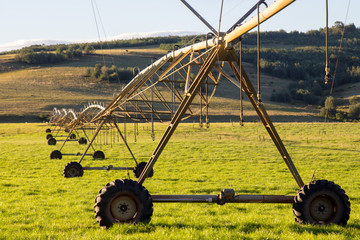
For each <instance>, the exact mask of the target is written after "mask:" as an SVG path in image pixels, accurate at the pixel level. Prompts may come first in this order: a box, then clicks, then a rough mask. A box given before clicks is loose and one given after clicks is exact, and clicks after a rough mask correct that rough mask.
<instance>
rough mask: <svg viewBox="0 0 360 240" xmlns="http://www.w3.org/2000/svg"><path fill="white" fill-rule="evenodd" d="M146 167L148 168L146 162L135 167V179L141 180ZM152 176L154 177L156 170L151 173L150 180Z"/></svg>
mask: <svg viewBox="0 0 360 240" xmlns="http://www.w3.org/2000/svg"><path fill="white" fill-rule="evenodd" d="M145 166H146V162H141V163H138V164H136V166H135V167H134V170H133V172H134V177H136V178H139V177H140V175H141V173H142V171H143V170H144V168H145ZM152 176H154V169H151V171H150V173H149V175H148V178H151V177H152Z"/></svg>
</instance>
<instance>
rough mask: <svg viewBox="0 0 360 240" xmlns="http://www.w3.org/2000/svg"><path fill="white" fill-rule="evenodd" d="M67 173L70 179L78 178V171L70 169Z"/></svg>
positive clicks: (73, 168)
mask: <svg viewBox="0 0 360 240" xmlns="http://www.w3.org/2000/svg"><path fill="white" fill-rule="evenodd" d="M68 173H69V175H70V176H71V177H77V176H79V170H78V169H77V168H75V167H72V168H70V169H69V172H68Z"/></svg>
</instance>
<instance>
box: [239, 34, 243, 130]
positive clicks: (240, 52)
mask: <svg viewBox="0 0 360 240" xmlns="http://www.w3.org/2000/svg"><path fill="white" fill-rule="evenodd" d="M239 69H242V37H240V42H239ZM240 79H242V71H240ZM239 82H240V126H244V103H243V94H242V92H243V85H242V81H239Z"/></svg>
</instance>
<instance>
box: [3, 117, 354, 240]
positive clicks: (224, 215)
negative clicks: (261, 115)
mask: <svg viewBox="0 0 360 240" xmlns="http://www.w3.org/2000/svg"><path fill="white" fill-rule="evenodd" d="M165 127H166V125H164V124H158V125H156V141H155V142H153V141H152V140H151V138H150V131H149V129H150V126H149V125H140V126H139V130H140V132H139V136H138V138H137V142H134V134H133V131H132V130H133V129H132V125H130V124H128V125H127V138H128V142H129V145H130V147H131V148H132V150H133V151H134V154H135V156H136V157H137V159H138V160H140V161H142V160H144V161H146V160H147V159H148V158H149V156H150V154H151V152H152V150H153V148H154V147H155V145H156V143H157V141H159V139H160V136H161V133H162V131H163V129H164V128H165ZM276 127H277V129H278V132H279V134H280V136H281V137H282V139H283V140H284V143H285V146H286V147H287V149H288V151H289V153H290V155H291V156H292V158H293V161H294V163H295V165H296V166H297V168H298V171H299V172H300V174H301V176H302V178H303V180H304V182H309V181H310V180H311V177H312V175H313V172H314V170H315V169H316V175H315V177H316V179H328V180H332V181H335V182H336V183H337V184H339V185H340V186H341V187H342V188H343V189H345V191H346V193H347V194H348V196H349V198H350V201H351V210H352V211H351V214H350V219H349V221H348V225H347V226H346V227H340V226H327V227H319V226H311V225H298V224H296V223H295V221H294V218H293V216H292V206H291V205H289V204H225V205H224V206H219V205H217V204H188V203H162V204H160V203H154V214H153V216H152V220H151V222H150V223H149V224H146V225H143V224H139V225H119V224H118V225H114V226H113V227H112V228H110V229H108V230H103V229H101V228H100V227H99V225H98V223H97V222H96V220H95V218H94V212H93V211H94V209H93V205H94V201H95V197H96V195H97V193H98V191H99V190H100V189H101V188H102V187H103V186H104V185H105V184H106V183H108V182H110V181H113V180H115V179H118V178H126V177H127V173H126V171H85V173H84V176H83V177H81V178H70V179H65V178H64V177H63V176H62V169H63V167H64V165H65V164H66V163H67V162H70V161H76V160H78V159H79V157H67V158H66V157H64V158H63V159H62V160H50V159H49V154H50V152H51V151H52V150H54V149H58V148H59V147H60V146H59V145H56V146H48V145H47V144H46V140H45V135H46V133H45V129H46V128H47V126H46V125H45V124H0V142H1V144H0V156H1V158H0V161H1V170H2V171H1V176H0V184H1V189H2V193H1V195H0V212H1V217H0V239H336V240H338V239H359V238H360V214H359V211H360V208H359V203H360V190H359V187H360V178H359V174H360V165H359V151H360V128H359V125H358V123H279V124H276ZM106 137H107V136H106V135H104V136H103V139H106ZM104 142H106V140H102V141H99V142H98V143H97V145H96V146H97V148H98V149H101V150H103V151H104V152H105V155H106V159H105V160H92V159H89V158H86V159H85V160H84V161H83V162H82V165H83V166H107V165H110V164H112V165H114V166H133V165H134V164H133V161H132V160H131V157H130V155H129V153H128V152H126V151H125V147H124V145H123V144H120V143H117V141H116V142H114V143H113V144H109V140H108V144H107V145H105V144H104ZM82 149H83V147H80V146H79V145H77V144H76V143H68V144H67V145H65V147H64V152H75V151H76V152H77V151H82ZM154 171H155V174H154V177H153V178H151V179H147V180H146V181H145V183H144V186H145V187H146V189H148V190H149V192H150V194H218V193H219V192H220V191H221V190H222V189H223V188H233V189H234V190H235V191H236V194H286V195H294V194H296V192H297V190H298V187H297V184H296V182H295V180H294V179H293V178H292V177H291V174H290V172H289V171H288V170H287V168H286V165H285V163H284V162H283V160H282V159H281V157H280V155H279V153H278V152H277V150H276V147H275V146H274V145H273V143H272V141H271V140H270V138H269V137H268V135H267V133H266V131H265V129H264V127H263V126H262V125H261V124H259V123H246V124H245V126H244V127H240V126H239V124H238V123H221V124H220V123H211V127H210V128H209V129H206V128H199V126H198V124H196V123H184V124H180V125H179V127H178V130H177V131H176V132H175V134H174V136H173V138H172V139H171V140H170V142H169V144H168V146H167V147H166V148H165V150H164V152H163V154H162V155H161V157H160V159H159V160H158V162H157V164H156V165H155V168H154ZM130 177H131V178H133V176H132V173H130Z"/></svg>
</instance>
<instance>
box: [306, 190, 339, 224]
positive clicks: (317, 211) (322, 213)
mask: <svg viewBox="0 0 360 240" xmlns="http://www.w3.org/2000/svg"><path fill="white" fill-rule="evenodd" d="M334 213H335V206H334V203H333V202H332V201H331V199H329V197H327V196H319V197H317V198H315V199H314V200H313V201H312V203H311V206H310V214H311V216H312V217H313V218H314V219H315V220H317V221H319V222H327V221H329V220H331V218H332V217H333V215H334Z"/></svg>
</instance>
